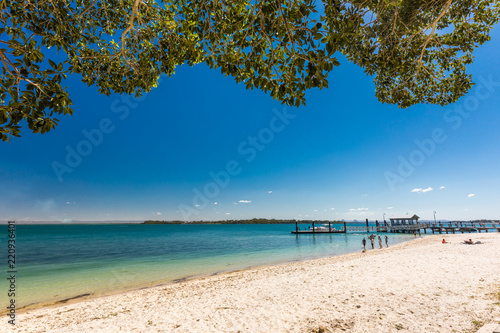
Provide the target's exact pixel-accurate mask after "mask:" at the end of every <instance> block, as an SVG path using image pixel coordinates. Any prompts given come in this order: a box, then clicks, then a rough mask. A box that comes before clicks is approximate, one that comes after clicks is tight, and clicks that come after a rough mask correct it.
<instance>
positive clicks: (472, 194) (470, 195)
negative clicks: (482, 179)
mask: <svg viewBox="0 0 500 333" xmlns="http://www.w3.org/2000/svg"><path fill="white" fill-rule="evenodd" d="M473 196H475V194H474V193H471V194H469V195H468V196H467V198H472V197H473Z"/></svg>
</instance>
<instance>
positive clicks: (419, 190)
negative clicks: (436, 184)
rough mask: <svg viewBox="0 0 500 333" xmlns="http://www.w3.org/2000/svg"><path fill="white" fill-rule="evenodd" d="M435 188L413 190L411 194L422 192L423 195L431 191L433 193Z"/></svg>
mask: <svg viewBox="0 0 500 333" xmlns="http://www.w3.org/2000/svg"><path fill="white" fill-rule="evenodd" d="M432 190H433V188H432V187H430V186H429V187H428V188H420V187H418V188H414V189H413V190H411V191H410V192H415V193H418V192H422V193H425V192H429V191H432Z"/></svg>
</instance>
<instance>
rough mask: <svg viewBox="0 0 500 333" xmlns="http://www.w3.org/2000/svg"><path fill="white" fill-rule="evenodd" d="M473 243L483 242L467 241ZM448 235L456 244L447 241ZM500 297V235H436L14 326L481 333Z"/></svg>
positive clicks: (92, 302)
mask: <svg viewBox="0 0 500 333" xmlns="http://www.w3.org/2000/svg"><path fill="white" fill-rule="evenodd" d="M471 237H473V239H474V240H480V241H481V242H483V243H484V244H478V245H462V244H459V243H460V242H461V241H463V240H464V239H468V238H471ZM442 238H445V239H447V240H448V241H449V242H450V243H449V244H441V243H440V240H441V239H442ZM499 291H500V234H499V233H487V234H470V235H469V234H464V235H458V234H457V235H433V236H427V237H424V238H418V239H415V240H412V241H409V242H405V243H401V244H398V245H395V246H391V247H389V248H383V249H375V250H368V251H367V252H366V253H361V252H358V253H350V254H344V255H340V256H335V257H330V258H322V259H314V260H309V261H300V262H292V263H283V264H278V265H272V266H260V267H252V268H249V269H245V270H239V271H234V272H229V273H221V274H218V275H212V276H205V277H196V278H193V279H191V280H186V281H183V282H178V283H169V284H164V285H160V286H153V287H149V288H142V289H138V290H131V291H126V292H122V293H119V294H113V295H107V296H98V297H93V298H89V299H75V300H73V301H69V302H68V303H65V304H55V305H50V306H45V307H42V308H37V309H26V310H25V311H21V312H19V313H18V314H17V318H16V321H17V325H16V327H15V328H16V331H18V332H44V331H46V332H49V331H50V332H85V331H99V332H110V331H119V330H120V329H122V330H126V331H129V330H133V329H135V330H138V331H141V332H237V331H241V332H268V331H278V332H308V331H310V332H314V330H316V331H318V330H320V329H323V330H324V331H325V332H335V331H342V330H346V331H349V332H368V331H372V332H396V331H399V330H402V329H405V330H407V331H410V332H424V331H425V332H473V330H474V329H475V327H476V326H479V324H481V323H486V322H488V321H492V320H493V321H494V320H497V319H496V318H497V317H500V299H495V297H500V295H498V292H499ZM495 293H497V294H495ZM494 295H497V296H494ZM499 319H500V318H499ZM4 320H5V321H7V320H6V319H5V317H4ZM9 326H11V325H9ZM11 328H12V327H11Z"/></svg>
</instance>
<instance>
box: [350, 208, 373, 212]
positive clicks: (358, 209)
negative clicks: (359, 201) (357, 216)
mask: <svg viewBox="0 0 500 333" xmlns="http://www.w3.org/2000/svg"><path fill="white" fill-rule="evenodd" d="M349 210H350V211H351V212H359V211H362V210H368V208H351V209H349Z"/></svg>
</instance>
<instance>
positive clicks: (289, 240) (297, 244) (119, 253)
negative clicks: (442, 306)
mask: <svg viewBox="0 0 500 333" xmlns="http://www.w3.org/2000/svg"><path fill="white" fill-rule="evenodd" d="M337 227H341V226H337ZM0 228H2V229H3V231H2V232H1V233H0V237H1V242H0V252H3V253H4V254H5V256H4V257H5V259H3V260H2V262H3V264H2V265H1V266H0V267H3V268H4V269H2V275H7V273H6V272H7V270H8V268H7V266H6V264H7V260H6V257H7V237H6V236H7V233H6V231H7V226H5V225H1V226H0ZM292 229H295V225H290V224H287V225H283V224H279V225H274V224H271V225H269V224H268V225H262V224H261V225H136V224H112V225H90V224H87V225H69V224H68V225H16V232H17V237H16V241H17V243H16V269H17V276H16V278H17V280H16V289H17V290H16V291H17V292H16V302H17V303H18V306H19V307H21V306H27V305H31V304H38V303H51V302H56V301H59V300H64V299H67V298H71V297H75V296H78V295H81V294H106V293H112V292H116V291H120V290H127V289H132V288H137V287H142V286H147V285H152V284H161V283H168V282H172V281H175V280H179V279H183V278H186V277H197V276H204V275H210V274H215V273H220V272H228V271H235V270H239V269H243V268H248V267H253V266H260V265H272V264H278V263H285V262H292V261H300V260H307V259H313V258H320V257H328V256H335V255H340V254H345V253H349V252H356V251H361V249H362V246H361V240H362V238H363V237H366V236H367V234H366V233H347V234H323V235H298V236H296V235H292V234H291V233H290V231H291V230H292ZM388 236H389V245H394V244H396V243H401V242H404V241H408V240H411V239H414V236H413V235H406V234H388ZM2 249H3V250H2ZM1 281H2V282H1V283H0V288H1V290H2V292H1V295H2V296H1V297H0V300H1V301H2V302H1V304H7V301H8V298H7V295H6V292H4V291H6V290H7V289H8V284H7V280H6V279H5V278H3V277H2V279H1Z"/></svg>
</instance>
